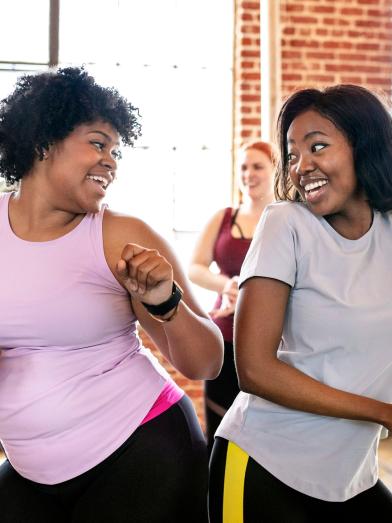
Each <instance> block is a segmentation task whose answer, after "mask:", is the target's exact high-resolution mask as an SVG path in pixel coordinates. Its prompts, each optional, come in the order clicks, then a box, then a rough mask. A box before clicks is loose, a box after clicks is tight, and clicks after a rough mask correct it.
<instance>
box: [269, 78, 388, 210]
mask: <svg viewBox="0 0 392 523" xmlns="http://www.w3.org/2000/svg"><path fill="white" fill-rule="evenodd" d="M308 110H313V111H316V112H318V113H319V114H320V115H321V116H323V117H324V118H327V119H328V120H330V121H331V122H332V123H333V124H334V125H335V127H336V128H337V129H339V130H340V131H341V132H342V133H343V134H344V135H345V137H346V138H347V140H348V142H349V143H350V145H351V146H352V149H353V160H354V170H355V174H356V176H357V179H358V183H359V185H360V186H361V187H362V188H363V189H364V191H365V194H366V197H367V199H368V201H369V205H370V206H371V207H372V208H373V209H375V210H378V211H381V212H386V211H390V210H392V118H391V115H390V113H389V110H388V109H387V107H386V105H385V104H384V103H383V102H382V101H381V99H380V98H379V97H378V96H376V95H375V94H374V93H372V92H371V91H369V90H368V89H365V88H364V87H361V86H359V85H351V84H339V85H334V86H330V87H327V88H325V89H322V90H321V89H303V90H300V91H297V92H295V93H293V94H292V95H291V96H290V97H289V98H288V99H287V100H286V101H285V103H284V104H283V106H282V108H281V110H280V113H279V116H278V122H277V138H278V146H279V150H280V160H279V165H278V168H277V173H276V177H275V196H276V198H277V199H278V200H291V201H298V200H300V195H299V193H298V191H297V190H296V189H295V187H294V186H293V184H292V183H291V180H290V176H289V162H288V156H287V132H288V129H289V127H290V125H291V123H292V122H293V120H294V119H295V118H296V117H297V116H299V115H300V114H302V113H304V112H305V111H308Z"/></svg>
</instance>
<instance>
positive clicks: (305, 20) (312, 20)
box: [290, 16, 318, 24]
mask: <svg viewBox="0 0 392 523" xmlns="http://www.w3.org/2000/svg"><path fill="white" fill-rule="evenodd" d="M290 20H291V22H292V23H293V24H317V23H318V19H317V18H316V17H314V16H291V17H290Z"/></svg>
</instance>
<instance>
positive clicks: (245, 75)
mask: <svg viewBox="0 0 392 523" xmlns="http://www.w3.org/2000/svg"><path fill="white" fill-rule="evenodd" d="M241 80H260V73H241Z"/></svg>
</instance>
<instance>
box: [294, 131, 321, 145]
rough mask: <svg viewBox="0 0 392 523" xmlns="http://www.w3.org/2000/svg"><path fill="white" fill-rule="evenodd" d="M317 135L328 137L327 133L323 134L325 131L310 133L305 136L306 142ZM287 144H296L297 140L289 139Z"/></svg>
mask: <svg viewBox="0 0 392 523" xmlns="http://www.w3.org/2000/svg"><path fill="white" fill-rule="evenodd" d="M315 134H322V135H323V136H328V135H327V133H323V131H310V132H309V133H306V134H305V136H304V140H308V139H309V138H312V136H314V135H315ZM287 143H295V140H293V139H292V138H289V139H288V140H287Z"/></svg>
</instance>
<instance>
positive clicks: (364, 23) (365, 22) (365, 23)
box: [355, 20, 382, 28]
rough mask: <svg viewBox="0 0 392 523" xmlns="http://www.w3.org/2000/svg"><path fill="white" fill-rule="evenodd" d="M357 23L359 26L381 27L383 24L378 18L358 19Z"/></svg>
mask: <svg viewBox="0 0 392 523" xmlns="http://www.w3.org/2000/svg"><path fill="white" fill-rule="evenodd" d="M355 25H356V26H357V27H374V28H376V27H381V26H382V24H381V22H379V21H376V20H356V21H355Z"/></svg>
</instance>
